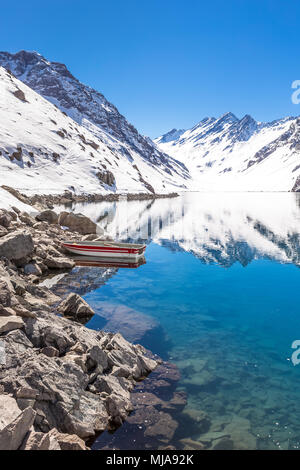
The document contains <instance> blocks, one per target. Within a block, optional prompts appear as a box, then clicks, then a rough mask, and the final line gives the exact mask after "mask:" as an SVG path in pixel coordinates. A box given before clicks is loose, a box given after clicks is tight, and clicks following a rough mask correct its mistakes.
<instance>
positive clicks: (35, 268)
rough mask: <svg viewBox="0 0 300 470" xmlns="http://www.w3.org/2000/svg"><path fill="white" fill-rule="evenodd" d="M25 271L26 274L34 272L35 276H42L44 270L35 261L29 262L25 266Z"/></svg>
mask: <svg viewBox="0 0 300 470" xmlns="http://www.w3.org/2000/svg"><path fill="white" fill-rule="evenodd" d="M24 273H25V274H33V275H35V276H41V275H42V270H41V269H40V268H39V267H38V265H37V264H35V263H29V264H26V266H24Z"/></svg>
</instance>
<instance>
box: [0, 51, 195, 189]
mask: <svg viewBox="0 0 300 470" xmlns="http://www.w3.org/2000/svg"><path fill="white" fill-rule="evenodd" d="M0 66H1V67H0V152H1V154H0V185H2V184H7V185H9V184H10V185H12V186H14V187H15V188H17V189H21V190H23V191H24V192H26V191H27V192H34V193H38V192H43V193H47V192H48V193H50V192H55V193H57V192H59V193H61V192H63V190H64V189H72V190H75V191H78V192H89V193H92V192H94V193H101V192H105V191H110V192H111V191H112V190H114V191H115V190H116V191H119V192H134V193H137V192H156V193H167V192H171V191H174V190H179V189H185V187H186V185H187V184H188V182H189V173H188V171H187V170H186V168H185V166H184V164H182V163H179V162H177V161H176V160H174V159H173V158H170V157H169V156H168V155H166V154H164V153H163V152H162V151H160V150H159V149H158V148H157V146H156V145H155V144H154V143H153V142H152V141H151V140H150V139H149V138H147V137H143V136H141V135H140V134H139V133H138V132H137V130H136V129H135V128H134V127H133V126H132V125H131V124H130V123H128V122H127V120H126V119H125V118H124V117H123V116H122V115H121V114H120V113H119V112H118V110H117V109H116V107H115V106H113V105H112V104H111V103H109V102H108V101H107V100H106V99H105V97H104V96H103V95H101V94H100V93H98V92H97V91H96V90H93V89H92V88H90V87H88V86H86V85H84V84H82V83H80V82H79V81H78V80H77V79H76V78H75V77H73V75H72V74H71V73H70V72H69V71H68V69H67V68H66V66H65V65H63V64H59V63H56V62H49V61H47V60H46V59H45V58H44V57H42V56H41V55H40V54H38V53H36V52H26V51H21V52H19V53H17V54H9V53H6V52H1V53H0ZM7 70H8V71H7ZM10 72H12V73H10ZM18 79H19V80H18Z"/></svg>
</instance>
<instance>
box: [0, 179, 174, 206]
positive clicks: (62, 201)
mask: <svg viewBox="0 0 300 470" xmlns="http://www.w3.org/2000/svg"><path fill="white" fill-rule="evenodd" d="M1 187H2V189H5V190H6V191H8V192H9V193H10V194H12V195H13V196H14V197H16V198H17V199H18V200H19V201H21V202H23V203H24V204H28V205H30V206H33V207H36V208H38V209H39V210H41V209H46V208H51V209H53V207H54V206H56V205H68V204H70V205H71V204H74V203H83V202H103V201H111V202H114V201H119V199H120V197H124V196H125V197H126V198H127V200H128V201H144V200H152V199H165V198H174V197H178V193H168V194H156V193H152V192H151V193H128V194H124V195H122V194H117V193H109V194H75V193H74V192H72V191H65V192H64V193H63V194H35V195H33V196H27V195H26V194H23V193H21V192H20V191H18V190H17V189H14V188H11V187H10V186H5V185H3V186H1Z"/></svg>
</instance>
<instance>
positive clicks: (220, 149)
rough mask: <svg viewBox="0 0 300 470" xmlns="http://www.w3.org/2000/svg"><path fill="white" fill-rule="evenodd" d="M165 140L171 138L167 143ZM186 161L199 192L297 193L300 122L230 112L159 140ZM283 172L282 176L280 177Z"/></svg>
mask: <svg viewBox="0 0 300 470" xmlns="http://www.w3.org/2000/svg"><path fill="white" fill-rule="evenodd" d="M165 136H168V138H167V139H165ZM154 142H155V143H156V144H157V145H158V147H159V148H160V149H161V150H162V151H164V152H166V153H168V154H169V155H171V156H172V157H174V158H176V159H177V160H180V161H182V162H183V163H184V164H185V165H186V166H187V168H188V169H189V171H190V173H191V176H192V178H193V181H194V184H195V189H197V190H208V189H210V190H245V191H276V190H277V191H292V190H294V191H295V190H298V189H297V188H299V180H300V166H299V167H298V164H300V118H297V117H290V116H289V117H286V118H282V119H277V120H274V121H272V122H270V123H268V122H267V123H264V122H259V121H256V120H255V119H254V118H253V117H252V116H250V115H249V114H246V115H245V116H243V117H242V118H241V119H238V118H237V117H236V116H235V115H234V114H233V113H231V112H227V113H225V114H223V115H222V116H220V117H218V118H215V117H210V118H207V117H206V118H204V119H203V120H201V121H199V122H198V123H197V124H196V125H194V126H193V127H192V128H190V129H188V130H186V131H185V132H183V133H181V134H180V135H175V134H174V137H173V136H172V135H170V133H166V134H163V135H162V136H160V137H158V138H156V139H154ZM280 172H281V173H282V174H281V175H280Z"/></svg>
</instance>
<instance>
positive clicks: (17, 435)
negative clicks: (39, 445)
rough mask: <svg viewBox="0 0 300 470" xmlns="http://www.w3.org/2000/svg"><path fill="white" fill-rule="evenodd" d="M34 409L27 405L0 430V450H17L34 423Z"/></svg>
mask: <svg viewBox="0 0 300 470" xmlns="http://www.w3.org/2000/svg"><path fill="white" fill-rule="evenodd" d="M35 415H36V413H35V411H34V410H33V409H32V408H30V407H28V408H26V409H25V410H24V411H22V412H20V415H19V416H17V417H16V418H15V419H14V420H13V421H12V422H11V423H9V424H8V425H7V426H6V427H4V428H3V429H2V430H1V431H0V450H17V449H19V447H20V446H21V444H22V442H23V440H24V438H25V436H26V434H27V433H28V431H29V430H30V428H31V426H32V425H33V423H34V419H35Z"/></svg>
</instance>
